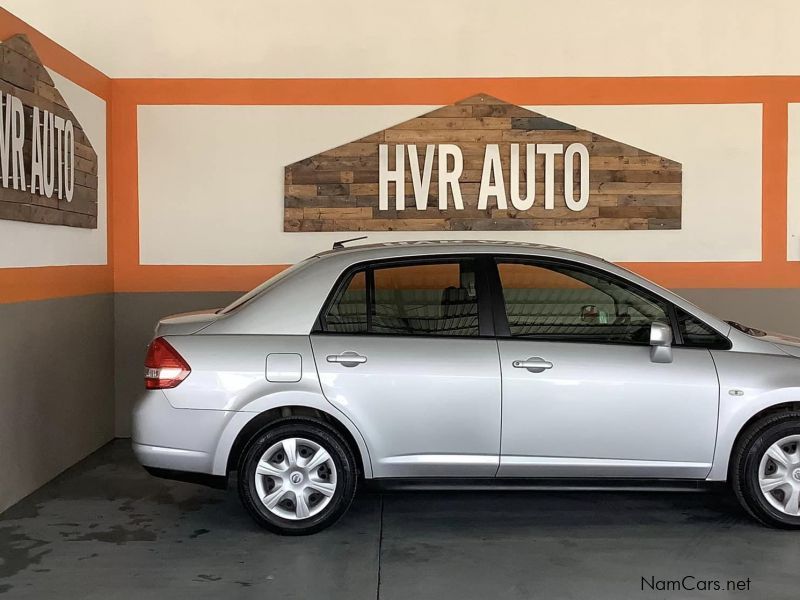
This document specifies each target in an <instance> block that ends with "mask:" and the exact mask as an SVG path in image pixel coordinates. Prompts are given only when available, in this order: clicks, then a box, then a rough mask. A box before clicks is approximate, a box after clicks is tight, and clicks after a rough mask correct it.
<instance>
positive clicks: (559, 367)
mask: <svg viewBox="0 0 800 600" xmlns="http://www.w3.org/2000/svg"><path fill="white" fill-rule="evenodd" d="M499 347H500V364H501V365H502V370H503V445H502V457H501V463H500V470H499V472H498V476H500V477H579V476H592V477H606V476H607V477H618V476H620V475H621V474H623V472H624V474H627V475H629V476H631V477H705V476H706V474H707V473H708V472H709V470H710V469H711V461H712V460H713V457H714V442H715V437H716V431H717V411H718V404H719V384H718V382H717V374H716V369H715V368H714V361H713V360H712V358H711V355H710V353H709V351H708V350H705V349H688V348H673V360H672V362H671V363H654V362H652V361H651V360H650V348H649V347H648V346H633V345H623V344H607V345H601V344H584V343H571V342H551V341H529V340H522V339H512V340H500V341H499ZM531 357H540V358H543V359H544V360H546V361H549V362H551V363H552V365H553V366H552V368H550V369H547V370H544V371H541V372H531V371H529V370H528V369H523V368H515V367H513V363H514V361H523V360H528V359H529V358H531Z"/></svg>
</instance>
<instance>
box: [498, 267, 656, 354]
mask: <svg viewBox="0 0 800 600" xmlns="http://www.w3.org/2000/svg"><path fill="white" fill-rule="evenodd" d="M497 268H498V271H499V273H500V281H501V283H502V287H503V298H504V301H505V307H506V315H507V316H508V326H509V329H510V331H511V335H512V336H514V337H531V338H534V337H535V338H540V339H551V340H563V341H586V342H597V343H604V342H609V343H634V344H647V343H649V340H650V325H651V323H653V321H660V322H663V323H669V322H670V320H669V317H668V315H667V311H666V305H665V303H664V302H663V301H661V300H660V299H658V298H656V297H650V296H649V295H648V296H645V295H643V294H641V293H639V292H638V291H635V290H634V289H633V288H632V287H628V286H626V285H624V284H623V283H618V282H617V281H616V280H615V279H614V278H613V277H607V276H605V275H604V274H602V273H601V272H596V271H589V270H587V271H583V270H579V269H571V268H569V267H561V266H539V265H534V264H530V263H519V262H516V263H515V262H506V263H499V264H498V265H497Z"/></svg>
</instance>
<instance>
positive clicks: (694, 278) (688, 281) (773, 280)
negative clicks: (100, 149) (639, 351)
mask: <svg viewBox="0 0 800 600" xmlns="http://www.w3.org/2000/svg"><path fill="white" fill-rule="evenodd" d="M322 249H323V248H309V251H308V254H309V255H311V254H313V253H314V252H316V251H319V250H322ZM619 265H620V266H622V267H625V268H626V269H630V270H631V271H634V272H636V273H638V274H640V275H642V276H643V277H646V278H648V279H650V280H651V281H654V282H655V283H657V284H659V285H661V286H663V287H666V288H670V289H694V288H698V289H704V288H721V289H722V288H725V289H740V288H741V289H751V288H797V287H800V268H799V267H797V266H795V265H791V264H784V265H781V266H778V267H774V268H769V269H768V268H766V267H765V265H764V264H762V263H757V262H715V263H668V262H664V263H635V262H633V263H632V262H625V263H619ZM288 266H289V265H242V266H236V265H141V266H138V265H137V266H135V267H133V268H130V269H126V271H125V276H124V277H120V275H119V274H118V273H116V272H115V279H116V284H115V291H116V292H244V291H247V290H250V289H252V288H254V287H255V286H257V285H258V284H260V283H261V282H263V281H266V280H267V279H268V278H269V277H272V276H273V275H275V274H277V273H280V272H281V271H282V270H283V269H285V268H286V267H288Z"/></svg>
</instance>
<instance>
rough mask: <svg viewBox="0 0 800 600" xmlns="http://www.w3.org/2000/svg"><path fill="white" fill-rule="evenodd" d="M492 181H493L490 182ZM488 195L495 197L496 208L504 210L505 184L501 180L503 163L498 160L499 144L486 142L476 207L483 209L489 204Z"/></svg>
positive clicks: (506, 205) (505, 205) (505, 206)
mask: <svg viewBox="0 0 800 600" xmlns="http://www.w3.org/2000/svg"><path fill="white" fill-rule="evenodd" d="M492 181H494V183H492ZM489 196H496V197H497V208H499V209H500V210H506V209H507V208H508V202H507V201H506V185H505V181H503V164H502V163H501V162H500V146H499V145H498V144H486V150H485V152H484V154H483V173H482V174H481V187H480V191H479V192H478V209H479V210H484V209H486V207H487V205H488V204H489Z"/></svg>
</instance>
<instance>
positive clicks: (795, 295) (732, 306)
mask: <svg viewBox="0 0 800 600" xmlns="http://www.w3.org/2000/svg"><path fill="white" fill-rule="evenodd" d="M676 292H677V293H678V294H680V295H681V296H683V297H684V298H686V299H687V300H689V301H690V302H694V303H695V304H697V305H698V306H699V307H700V308H703V309H704V310H706V311H708V312H710V313H712V314H714V315H716V316H718V317H720V318H722V319H725V320H728V321H738V322H739V323H742V324H743V325H749V326H751V327H756V328H757V329H764V330H766V331H776V332H780V333H787V334H789V335H796V336H798V337H800V313H799V312H798V310H800V289H761V290H753V289H747V290H741V289H716V290H676Z"/></svg>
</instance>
